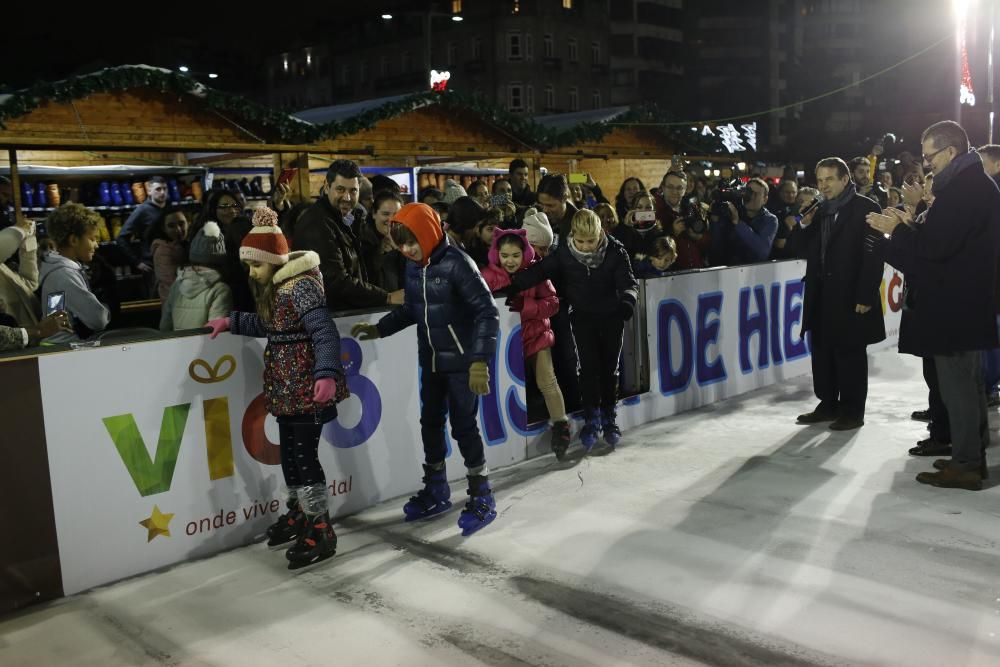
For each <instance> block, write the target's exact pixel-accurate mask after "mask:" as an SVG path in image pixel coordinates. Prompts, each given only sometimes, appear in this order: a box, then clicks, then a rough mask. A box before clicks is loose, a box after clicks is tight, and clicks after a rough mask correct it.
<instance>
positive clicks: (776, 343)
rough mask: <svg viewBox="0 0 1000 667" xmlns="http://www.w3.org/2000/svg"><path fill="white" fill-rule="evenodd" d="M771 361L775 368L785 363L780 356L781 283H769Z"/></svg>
mask: <svg viewBox="0 0 1000 667" xmlns="http://www.w3.org/2000/svg"><path fill="white" fill-rule="evenodd" d="M768 312H769V313H770V315H771V361H773V362H774V365H775V366H780V365H781V364H783V363H784V362H785V358H784V356H783V355H782V354H781V283H771V305H770V310H769V311H768Z"/></svg>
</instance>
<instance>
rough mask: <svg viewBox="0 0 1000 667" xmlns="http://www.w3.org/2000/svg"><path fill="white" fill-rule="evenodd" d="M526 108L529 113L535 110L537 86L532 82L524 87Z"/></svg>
mask: <svg viewBox="0 0 1000 667" xmlns="http://www.w3.org/2000/svg"><path fill="white" fill-rule="evenodd" d="M524 110H525V111H527V112H528V113H534V112H535V87H534V86H532V85H531V84H528V85H527V86H525V87H524Z"/></svg>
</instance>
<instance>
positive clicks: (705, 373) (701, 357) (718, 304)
mask: <svg viewBox="0 0 1000 667" xmlns="http://www.w3.org/2000/svg"><path fill="white" fill-rule="evenodd" d="M722 296H723V295H722V292H712V293H710V294H701V295H699V296H698V332H697V342H696V343H695V351H696V358H697V361H698V364H697V373H696V377H697V378H698V384H699V385H708V384H715V383H716V382H724V381H725V380H726V378H727V377H728V376H727V375H726V364H725V362H724V361H723V359H722V355H721V354H718V355H717V356H716V357H715V360H714V361H712V362H709V361H708V347H709V346H710V345H718V343H719V329H720V328H721V327H722V320H721V319H720V318H719V317H718V315H719V313H720V312H721V311H722ZM712 315H715V317H711V316H712ZM710 317H711V319H709V318H710Z"/></svg>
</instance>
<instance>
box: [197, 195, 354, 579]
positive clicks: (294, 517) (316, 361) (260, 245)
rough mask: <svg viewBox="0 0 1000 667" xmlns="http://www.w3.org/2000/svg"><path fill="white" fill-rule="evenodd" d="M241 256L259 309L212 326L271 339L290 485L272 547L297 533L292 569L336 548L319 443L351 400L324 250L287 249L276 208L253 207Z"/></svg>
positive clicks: (269, 358) (274, 401)
mask: <svg viewBox="0 0 1000 667" xmlns="http://www.w3.org/2000/svg"><path fill="white" fill-rule="evenodd" d="M240 259H241V260H242V261H244V262H246V263H247V265H248V266H249V267H250V289H251V291H252V292H253V295H254V299H255V300H256V302H257V312H256V313H244V312H233V313H232V314H231V315H230V316H229V317H223V318H218V319H214V320H211V321H209V322H208V323H207V324H206V326H208V327H211V329H212V338H215V337H216V336H218V335H219V334H220V333H222V332H223V331H231V332H232V333H234V334H240V335H244V336H255V337H258V338H262V337H266V338H267V347H266V348H265V350H264V400H265V403H266V405H267V411H268V412H270V413H271V414H272V415H274V416H275V417H277V420H278V432H279V438H280V450H281V472H282V474H283V475H284V477H285V484H286V485H287V487H288V512H287V513H286V514H283V515H282V516H281V517H279V519H278V521H277V522H276V523H275V524H274V525H272V526H271V527H270V528H269V529H268V531H267V535H268V546H277V545H279V544H283V543H286V542H289V541H290V540H293V539H295V540H296V542H295V544H294V545H293V546H292V547H291V548H290V549H288V551H287V553H286V556H287V558H288V561H289V563H288V569H290V570H294V569H297V568H299V567H304V566H306V565H311V564H313V563H317V562H319V561H321V560H325V559H326V558H329V557H330V556H332V555H333V554H334V553H335V552H336V550H337V535H336V534H335V533H334V531H333V527H332V526H331V525H330V517H329V515H328V509H327V488H326V475H325V474H324V472H323V466H322V465H321V464H320V461H319V456H318V447H319V438H320V434H321V433H322V431H323V424H325V423H326V422H328V421H330V420H332V419H334V418H336V416H337V402H339V401H342V400H343V399H345V398H347V384H346V378H345V375H344V368H343V366H342V365H341V361H340V335H339V334H338V332H337V327H336V325H335V324H334V322H333V318H332V317H331V315H330V312H329V311H328V310H327V307H326V295H325V294H324V292H323V278H322V276H321V275H320V272H319V256H318V255H317V254H316V253H315V252H313V251H311V250H304V251H297V252H293V253H289V251H288V242H287V240H286V239H285V236H284V235H283V234H282V233H281V230H280V229H279V228H278V216H277V214H276V213H275V212H274V211H272V210H271V209H268V208H259V209H257V210H256V211H255V212H254V216H253V228H252V229H251V230H250V233H249V234H247V235H246V236H245V237H244V238H243V242H242V243H241V244H240Z"/></svg>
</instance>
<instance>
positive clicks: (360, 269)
mask: <svg viewBox="0 0 1000 667" xmlns="http://www.w3.org/2000/svg"><path fill="white" fill-rule="evenodd" d="M360 180H361V169H360V168H359V167H358V165H357V163H356V162H353V161H351V160H334V161H333V162H332V163H330V168H329V169H328V170H327V172H326V194H325V195H324V196H322V197H320V198H319V200H318V201H317V202H316V203H315V204H313V205H312V206H310V207H309V208H308V209H307V210H306V212H305V213H303V214H302V217H301V218H299V221H298V222H297V223H296V225H295V236H294V238H293V240H292V245H293V247H292V249H293V250H312V251H314V252H315V253H316V254H318V255H319V259H320V272H321V273H322V274H323V286H324V288H325V291H326V302H327V306H328V307H329V308H330V310H333V311H337V310H349V309H352V308H372V307H375V306H383V305H397V304H401V303H403V290H397V291H395V292H387V291H386V290H384V289H382V288H381V287H378V286H376V285H374V284H373V283H372V282H370V281H369V279H368V275H367V270H366V268H365V265H364V262H362V261H361V257H362V252H363V248H362V243H361V239H360V238H359V233H358V231H357V230H360V229H361V226H362V225H363V224H364V221H365V216H366V215H367V214H366V211H365V209H364V208H363V207H362V206H360V205H359V203H358V197H359V194H360V192H361V184H360Z"/></svg>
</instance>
